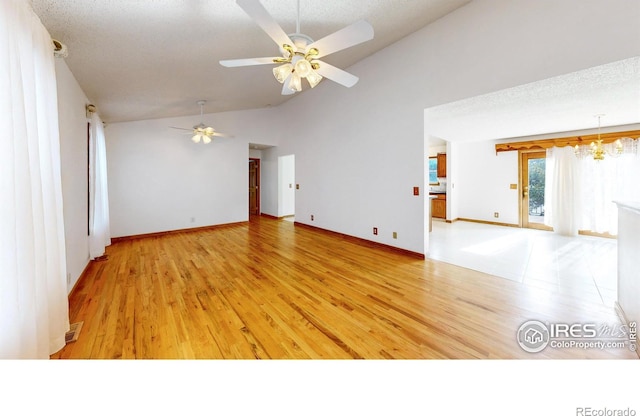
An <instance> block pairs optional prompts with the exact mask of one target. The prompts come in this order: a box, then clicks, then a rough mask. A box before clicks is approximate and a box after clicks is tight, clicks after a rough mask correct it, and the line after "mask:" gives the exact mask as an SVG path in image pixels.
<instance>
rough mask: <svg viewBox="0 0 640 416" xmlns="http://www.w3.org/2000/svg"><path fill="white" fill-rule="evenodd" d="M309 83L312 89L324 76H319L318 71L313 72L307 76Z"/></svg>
mask: <svg viewBox="0 0 640 416" xmlns="http://www.w3.org/2000/svg"><path fill="white" fill-rule="evenodd" d="M307 81H309V85H310V86H311V88H313V87H315V86H316V85H318V84H319V83H320V81H322V76H321V75H320V74H318V73H317V72H316V71H314V70H311V71H310V72H309V75H307Z"/></svg>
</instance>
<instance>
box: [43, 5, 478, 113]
mask: <svg viewBox="0 0 640 416" xmlns="http://www.w3.org/2000/svg"><path fill="white" fill-rule="evenodd" d="M469 1H470V0H420V1H414V0H393V1H391V0H349V1H342V0H300V3H299V4H300V15H299V16H300V29H301V30H300V31H301V32H302V33H304V34H306V35H308V36H310V37H311V38H312V39H314V40H318V39H320V38H322V37H324V36H326V35H329V34H331V33H333V32H335V31H337V30H339V29H342V28H344V27H346V26H348V25H350V24H352V23H354V22H356V21H357V20H360V19H364V20H366V21H368V22H369V23H370V24H371V25H372V26H373V28H374V32H375V35H374V39H373V40H371V41H368V42H365V43H362V44H360V45H357V46H354V47H352V48H349V49H345V50H343V51H340V52H337V53H335V54H332V55H330V56H328V57H326V58H323V60H325V61H326V62H328V63H330V64H332V65H334V66H337V67H339V68H343V69H346V68H348V67H349V66H351V65H353V64H354V63H356V62H358V61H359V60H361V59H363V58H365V57H367V56H369V55H371V54H373V53H375V52H376V51H378V50H380V49H382V48H385V47H387V46H389V45H390V44H392V43H394V42H396V41H398V40H399V39H401V38H403V37H405V36H407V35H409V34H411V33H412V32H414V31H416V30H418V29H420V28H422V27H424V26H426V25H428V24H429V23H431V22H433V21H435V20H437V19H439V18H441V17H442V16H444V15H446V14H448V13H450V12H451V11H453V10H455V9H457V8H459V7H461V6H463V5H465V4H467V3H469ZM261 3H262V4H263V6H264V7H265V9H266V10H267V11H268V12H269V14H270V15H271V16H272V17H273V18H274V19H275V20H276V22H278V23H279V24H280V26H281V27H282V28H283V29H284V31H285V32H287V33H293V32H295V29H296V20H297V16H298V14H297V1H296V0H261ZM32 4H33V9H34V11H35V12H36V13H37V14H38V16H39V17H40V19H41V20H42V22H43V24H44V25H45V27H47V29H48V30H49V32H50V34H51V35H52V37H53V38H54V39H56V40H59V41H60V42H62V43H63V44H65V45H66V46H67V48H68V57H67V58H66V63H67V65H68V66H69V68H70V69H71V71H72V72H73V74H74V76H75V77H76V79H77V81H78V83H79V84H80V86H81V87H82V89H83V91H84V92H85V93H86V94H87V96H88V98H89V99H90V100H91V101H92V103H93V104H94V105H96V106H97V107H98V109H99V111H100V114H101V116H102V118H103V120H105V121H107V122H117V121H129V120H142V119H152V118H161V117H174V116H184V115H195V114H198V113H199V111H200V110H199V107H198V106H197V105H196V101H198V100H207V103H206V106H205V112H206V113H215V112H221V111H231V110H242V109H251V108H264V107H269V106H277V105H279V104H281V103H282V102H284V101H285V100H288V99H290V98H291V97H292V96H283V95H281V85H280V84H278V83H277V82H276V81H275V79H274V78H273V75H272V73H271V68H272V66H270V65H261V66H255V67H242V68H225V67H223V66H221V65H220V64H219V61H220V60H223V59H236V58H253V57H264V56H275V55H277V54H278V48H277V46H276V45H275V43H274V42H273V41H272V40H271V39H270V38H269V37H268V36H267V34H266V33H265V32H263V31H262V29H260V27H259V26H258V25H257V24H256V23H255V21H254V20H252V19H251V18H250V17H249V16H248V15H247V14H246V13H245V12H244V10H242V8H241V7H239V6H238V5H237V4H236V2H235V1H233V0H154V1H131V0H101V1H87V0H65V1H59V0H32ZM354 75H356V76H357V75H358V74H357V73H356V74H354ZM307 88H308V87H307ZM305 93H308V91H304V90H303V92H301V94H305Z"/></svg>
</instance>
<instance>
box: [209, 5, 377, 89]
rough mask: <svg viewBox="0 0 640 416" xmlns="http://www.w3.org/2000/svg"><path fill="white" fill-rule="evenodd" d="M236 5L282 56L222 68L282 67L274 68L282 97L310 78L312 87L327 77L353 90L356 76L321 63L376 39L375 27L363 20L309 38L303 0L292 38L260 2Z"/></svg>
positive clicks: (227, 62)
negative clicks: (304, 25)
mask: <svg viewBox="0 0 640 416" xmlns="http://www.w3.org/2000/svg"><path fill="white" fill-rule="evenodd" d="M236 3H237V4H238V5H239V6H240V7H241V8H242V9H243V10H244V11H245V12H246V13H247V14H248V15H249V16H251V17H252V18H253V19H254V20H255V21H256V23H257V24H258V26H260V27H261V28H262V30H264V31H265V32H266V33H267V35H269V37H270V38H271V39H273V41H274V42H275V43H276V44H277V45H278V47H279V48H280V54H281V55H280V56H276V57H266V58H248V59H231V60H222V61H220V64H221V65H223V66H226V67H238V66H251V65H265V64H280V65H279V66H278V67H276V68H274V69H273V75H274V76H275V78H276V79H277V80H278V82H280V83H281V84H283V86H282V95H290V94H295V93H296V92H298V91H301V90H302V79H303V78H306V79H307V81H308V82H309V85H310V86H311V88H313V87H315V86H316V85H318V83H319V82H320V81H322V78H323V77H324V78H328V79H330V80H332V81H334V82H337V83H338V84H341V85H344V86H345V87H352V86H354V85H355V84H356V83H357V82H358V77H356V76H355V75H353V74H350V73H348V72H346V71H343V70H342V69H340V68H336V67H335V66H333V65H330V64H328V63H326V62H323V61H320V58H323V57H325V56H327V55H330V54H332V53H334V52H338V51H341V50H343V49H347V48H350V47H352V46H355V45H358V44H360V43H362V42H366V41H368V40H371V39H373V27H372V26H371V25H370V24H369V23H368V22H366V21H364V20H359V21H357V22H355V23H353V24H351V25H349V26H347V27H345V28H343V29H340V30H338V31H337V32H334V33H332V34H330V35H328V36H325V37H324V38H322V39H320V40H317V41H313V39H311V38H310V37H309V36H307V35H304V34H302V33H300V0H298V15H297V21H296V32H295V33H292V34H289V35H287V34H286V33H285V32H284V30H282V28H281V27H280V26H279V25H278V23H276V21H275V20H274V19H273V17H271V15H270V14H269V12H268V11H267V10H266V9H265V8H264V6H263V5H262V4H261V3H260V2H259V1H258V0H236Z"/></svg>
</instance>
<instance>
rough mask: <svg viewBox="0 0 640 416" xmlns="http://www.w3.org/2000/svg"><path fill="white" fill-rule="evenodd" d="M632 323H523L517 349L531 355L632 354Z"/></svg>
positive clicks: (518, 334) (634, 341)
mask: <svg viewBox="0 0 640 416" xmlns="http://www.w3.org/2000/svg"><path fill="white" fill-rule="evenodd" d="M635 328H636V323H635V322H631V323H630V324H629V325H628V326H627V325H606V324H603V325H600V326H599V327H598V326H597V325H596V324H593V323H586V324H582V323H574V324H567V323H543V322H540V321H527V322H525V323H523V324H522V325H520V328H518V332H517V336H516V339H517V341H518V344H520V347H521V348H522V349H523V350H525V351H527V352H531V353H536V352H540V351H542V350H544V349H545V348H547V347H548V346H549V347H551V348H582V349H592V348H597V349H609V348H611V349H613V348H624V347H628V348H629V349H630V350H632V351H635V350H636V348H637V344H636V340H637V338H636V330H635Z"/></svg>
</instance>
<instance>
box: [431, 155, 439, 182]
mask: <svg viewBox="0 0 640 416" xmlns="http://www.w3.org/2000/svg"><path fill="white" fill-rule="evenodd" d="M439 184H440V183H439V182H438V158H437V157H430V158H429V185H439Z"/></svg>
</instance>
